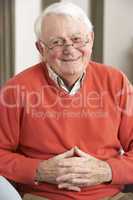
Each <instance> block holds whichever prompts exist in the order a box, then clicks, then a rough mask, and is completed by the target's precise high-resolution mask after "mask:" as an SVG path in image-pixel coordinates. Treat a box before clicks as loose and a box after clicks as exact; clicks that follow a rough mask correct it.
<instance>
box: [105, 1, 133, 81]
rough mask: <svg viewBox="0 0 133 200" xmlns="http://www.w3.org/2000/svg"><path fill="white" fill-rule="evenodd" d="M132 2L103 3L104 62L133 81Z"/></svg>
mask: <svg viewBox="0 0 133 200" xmlns="http://www.w3.org/2000/svg"><path fill="white" fill-rule="evenodd" d="M132 19H133V1H132V0H126V1H125V0H117V1H116V0H111V1H108V0H105V1H104V41H103V42H104V55H103V56H104V62H105V63H108V64H111V65H115V66H116V67H118V68H120V69H121V70H122V71H124V72H125V73H126V74H127V76H128V78H129V79H130V80H131V81H132V80H133V25H132Z"/></svg>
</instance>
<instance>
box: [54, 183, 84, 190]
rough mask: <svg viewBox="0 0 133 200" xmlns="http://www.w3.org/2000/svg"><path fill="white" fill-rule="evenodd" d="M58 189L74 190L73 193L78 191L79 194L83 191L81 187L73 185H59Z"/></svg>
mask: <svg viewBox="0 0 133 200" xmlns="http://www.w3.org/2000/svg"><path fill="white" fill-rule="evenodd" d="M58 188H59V189H63V188H66V189H68V190H73V191H77V192H80V191H81V189H80V188H79V187H77V186H74V185H71V184H69V183H61V184H59V185H58Z"/></svg>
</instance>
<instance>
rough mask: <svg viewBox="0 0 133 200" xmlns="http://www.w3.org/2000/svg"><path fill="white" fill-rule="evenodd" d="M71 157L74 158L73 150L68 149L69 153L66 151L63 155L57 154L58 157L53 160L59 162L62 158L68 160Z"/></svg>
mask: <svg viewBox="0 0 133 200" xmlns="http://www.w3.org/2000/svg"><path fill="white" fill-rule="evenodd" d="M72 156H74V148H72V149H70V150H69V151H66V152H65V153H62V154H59V155H57V156H55V157H54V158H55V159H56V160H60V159H63V158H70V157H72Z"/></svg>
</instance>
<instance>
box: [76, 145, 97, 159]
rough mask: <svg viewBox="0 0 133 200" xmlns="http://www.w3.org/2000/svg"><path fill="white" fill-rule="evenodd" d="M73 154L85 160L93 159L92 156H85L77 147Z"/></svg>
mask: <svg viewBox="0 0 133 200" xmlns="http://www.w3.org/2000/svg"><path fill="white" fill-rule="evenodd" d="M74 152H75V154H76V155H77V156H80V157H84V158H87V159H94V157H93V156H90V155H89V154H87V153H85V152H84V151H82V150H80V149H79V148H78V147H75V148H74Z"/></svg>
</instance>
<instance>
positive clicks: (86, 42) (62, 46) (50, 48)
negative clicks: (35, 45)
mask: <svg viewBox="0 0 133 200" xmlns="http://www.w3.org/2000/svg"><path fill="white" fill-rule="evenodd" d="M87 36H88V35H86V40H84V44H83V45H81V46H80V47H75V46H74V42H72V44H67V43H66V40H65V39H63V38H62V40H64V43H63V45H56V46H54V47H49V45H48V44H47V43H46V42H44V41H43V40H40V42H41V43H42V44H43V45H44V46H46V47H47V48H48V49H49V50H54V48H57V47H61V48H64V47H66V46H72V47H74V48H75V49H80V48H83V47H84V46H86V45H87V44H88V43H89V42H90V39H89V38H88V39H87ZM57 39H59V38H57Z"/></svg>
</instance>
